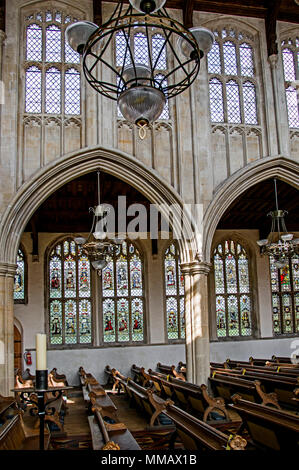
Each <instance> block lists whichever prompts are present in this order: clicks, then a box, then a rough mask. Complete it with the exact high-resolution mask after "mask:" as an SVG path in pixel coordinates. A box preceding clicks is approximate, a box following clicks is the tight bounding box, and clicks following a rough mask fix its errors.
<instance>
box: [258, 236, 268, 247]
mask: <svg viewBox="0 0 299 470" xmlns="http://www.w3.org/2000/svg"><path fill="white" fill-rule="evenodd" d="M256 243H257V244H258V246H265V245H267V243H268V238H264V239H263V240H258V241H257V242H256Z"/></svg>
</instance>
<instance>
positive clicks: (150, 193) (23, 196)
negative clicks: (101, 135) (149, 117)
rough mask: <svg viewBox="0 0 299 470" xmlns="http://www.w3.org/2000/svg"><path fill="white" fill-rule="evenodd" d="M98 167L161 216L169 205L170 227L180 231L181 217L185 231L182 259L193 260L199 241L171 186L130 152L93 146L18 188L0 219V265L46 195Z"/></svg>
mask: <svg viewBox="0 0 299 470" xmlns="http://www.w3.org/2000/svg"><path fill="white" fill-rule="evenodd" d="M97 170H100V171H104V172H106V173H110V174H111V175H113V176H116V177H117V178H120V179H122V180H123V181H124V182H126V183H128V184H130V185H131V186H133V187H135V188H136V189H137V190H138V191H140V192H141V193H142V194H144V195H145V196H146V197H147V198H148V199H149V201H150V202H151V203H152V204H156V205H158V206H159V208H160V211H161V214H162V216H163V215H165V216H167V212H168V208H169V206H172V208H173V223H172V229H173V230H177V231H178V232H179V233H180V228H181V221H182V217H183V227H184V230H183V231H182V237H181V238H180V239H178V244H179V248H180V252H181V261H182V262H190V261H193V260H194V259H195V257H196V254H197V252H198V251H199V249H198V240H196V237H195V236H194V234H195V233H196V230H195V227H196V223H195V220H194V219H193V217H192V215H191V213H190V212H189V211H187V210H185V211H184V212H183V210H184V204H183V200H182V199H181V197H180V196H179V194H178V193H177V192H176V191H175V190H174V189H173V187H172V186H170V185H169V184H168V183H166V182H165V181H163V180H162V178H161V177H160V176H158V174H157V173H156V172H155V171H153V170H151V169H149V168H147V167H146V166H145V165H144V164H143V163H141V162H139V161H138V160H137V159H135V158H133V157H131V156H130V155H127V154H125V153H123V152H121V151H115V150H112V149H107V148H103V147H93V148H88V149H86V150H83V151H82V150H79V151H75V152H72V153H69V154H67V155H64V156H63V157H61V158H59V159H57V160H55V162H51V163H49V164H48V165H46V166H45V167H43V168H41V169H40V170H38V171H37V172H36V173H35V174H34V175H33V176H32V177H31V178H30V179H29V180H27V181H26V182H25V183H24V184H23V185H22V186H21V187H20V189H19V190H18V191H17V193H16V194H15V196H14V197H13V199H12V201H11V203H10V204H9V206H8V207H7V209H6V210H5V212H4V214H3V216H2V219H1V223H0V264H2V266H5V265H14V263H15V259H16V253H17V248H18V245H19V241H20V237H21V235H22V232H23V231H24V228H25V226H26V223H27V222H28V220H29V219H30V217H31V216H32V215H33V214H34V212H35V211H36V210H37V208H38V207H39V206H40V205H41V204H42V202H43V201H45V200H46V199H47V197H49V196H50V195H51V194H53V193H54V192H55V191H56V190H57V189H59V188H60V187H61V186H63V185H64V184H66V183H67V182H69V181H71V180H73V179H75V178H77V177H79V176H81V175H83V174H86V173H90V172H92V171H97Z"/></svg>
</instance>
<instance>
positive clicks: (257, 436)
mask: <svg viewBox="0 0 299 470" xmlns="http://www.w3.org/2000/svg"><path fill="white" fill-rule="evenodd" d="M232 400H233V404H230V405H229V407H230V408H231V409H233V410H234V411H236V412H237V413H238V414H239V415H240V416H241V418H242V420H243V425H242V428H245V427H246V429H247V430H248V432H249V434H250V436H251V439H252V441H253V442H254V444H255V445H256V446H258V447H259V448H266V449H272V450H295V449H297V450H298V447H299V417H298V416H295V415H293V414H291V413H289V412H286V411H282V410H276V409H274V408H270V407H267V406H263V405H260V404H257V403H252V402H250V401H248V400H244V399H243V398H242V397H240V395H238V394H236V395H234V396H233V397H232ZM240 431H241V429H240V430H239V432H240Z"/></svg>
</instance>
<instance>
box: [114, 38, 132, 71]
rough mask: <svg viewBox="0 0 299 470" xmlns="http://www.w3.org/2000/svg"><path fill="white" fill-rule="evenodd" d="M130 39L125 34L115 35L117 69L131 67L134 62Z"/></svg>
mask: <svg viewBox="0 0 299 470" xmlns="http://www.w3.org/2000/svg"><path fill="white" fill-rule="evenodd" d="M128 42H129V38H128V36H127V35H125V34H124V33H123V32H119V33H116V35H115V44H116V65H117V67H122V66H123V65H124V62H125V65H129V64H130V63H131V62H132V60H131V56H130V52H129V47H128Z"/></svg>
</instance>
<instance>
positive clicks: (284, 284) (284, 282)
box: [279, 265, 291, 292]
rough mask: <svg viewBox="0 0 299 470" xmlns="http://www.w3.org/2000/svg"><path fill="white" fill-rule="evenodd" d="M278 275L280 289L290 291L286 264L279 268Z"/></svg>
mask: <svg viewBox="0 0 299 470" xmlns="http://www.w3.org/2000/svg"><path fill="white" fill-rule="evenodd" d="M279 276H280V286H281V290H282V291H284V292H288V291H290V290H291V282H290V269H289V266H288V265H287V266H285V267H284V268H282V269H280V270H279Z"/></svg>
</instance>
